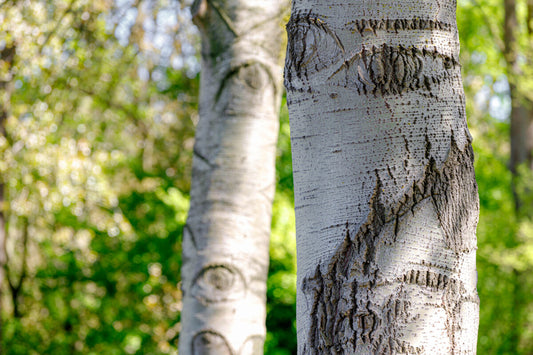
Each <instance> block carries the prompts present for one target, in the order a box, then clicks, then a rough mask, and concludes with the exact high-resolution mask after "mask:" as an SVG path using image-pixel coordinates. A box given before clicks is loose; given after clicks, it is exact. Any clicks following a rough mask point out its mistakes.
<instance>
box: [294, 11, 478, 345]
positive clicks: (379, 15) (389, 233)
mask: <svg viewBox="0 0 533 355" xmlns="http://www.w3.org/2000/svg"><path fill="white" fill-rule="evenodd" d="M455 8H456V3H455V1H445V0H432V1H426V0H394V1H393V0H379V1H361V0H342V1H341V0H333V1H321V0H294V2H293V9H292V16H291V20H290V21H289V24H288V26H287V30H288V35H289V45H288V51H287V62H286V68H285V86H286V88H287V102H288V105H289V115H290V119H291V136H292V149H293V168H294V185H295V208H296V232H297V248H298V296H297V327H298V353H299V354H398V353H402V354H422V353H423V354H473V353H475V352H476V342H477V329H478V311H479V301H478V296H477V291H476V282H477V274H476V269H475V263H476V258H475V255H476V254H475V251H476V237H475V230H476V224H477V220H478V209H479V203H478V197H477V185H476V182H475V178H474V170H473V152H472V148H471V145H470V140H471V138H470V135H469V133H468V129H467V126H466V119H465V109H464V93H463V88H462V82H461V72H460V66H459V64H458V62H457V58H458V55H459V41H458V34H457V27H456V19H455Z"/></svg>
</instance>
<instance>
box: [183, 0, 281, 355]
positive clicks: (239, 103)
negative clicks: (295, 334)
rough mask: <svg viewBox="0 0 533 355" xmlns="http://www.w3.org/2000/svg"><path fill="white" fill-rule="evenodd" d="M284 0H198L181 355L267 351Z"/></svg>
mask: <svg viewBox="0 0 533 355" xmlns="http://www.w3.org/2000/svg"><path fill="white" fill-rule="evenodd" d="M287 6H288V2H287V1H286V0H273V1H263V0H252V1H244V0H200V1H196V2H195V3H194V5H193V12H194V14H195V22H196V24H197V25H198V26H199V28H200V31H201V33H202V72H201V84H200V85H201V87H200V121H199V123H198V127H197V133H196V143H195V146H194V160H193V175H192V187H191V199H190V201H191V207H190V211H189V216H188V219H187V226H186V227H185V230H184V236H183V267H182V282H183V285H182V289H183V292H184V296H183V313H182V317H181V324H182V325H183V328H182V330H181V332H180V348H179V351H180V354H184V355H186V354H220V355H223V354H262V353H263V343H264V338H265V333H266V331H265V314H266V278H267V272H268V260H269V256H268V250H269V248H268V246H269V234H270V219H271V209H272V200H273V197H274V188H275V180H274V179H275V173H274V163H275V153H276V140H277V134H278V126H279V122H278V113H279V105H280V97H281V89H282V87H281V70H282V69H281V65H282V54H283V52H282V38H283V36H282V33H283V27H282V18H283V15H284V14H285V12H286V11H287V10H288V9H287Z"/></svg>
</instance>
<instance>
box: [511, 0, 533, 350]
mask: <svg viewBox="0 0 533 355" xmlns="http://www.w3.org/2000/svg"><path fill="white" fill-rule="evenodd" d="M504 9H505V16H504V42H505V52H504V56H505V60H506V62H507V79H508V81H509V89H510V94H511V115H510V116H511V117H510V120H511V130H510V137H509V138H510V142H511V156H510V160H509V168H510V170H511V173H512V175H513V180H512V189H513V196H514V202H515V210H516V214H517V215H518V216H521V215H522V212H523V211H522V207H523V202H522V196H521V195H520V194H519V193H518V191H517V189H516V187H517V186H516V182H517V179H519V178H520V174H519V169H518V168H519V166H520V165H522V164H525V165H526V167H527V168H529V169H530V170H533V102H532V101H531V100H530V99H528V98H527V96H526V95H524V93H523V92H522V90H520V86H519V82H520V80H523V72H522V68H521V66H520V63H519V62H518V56H519V54H520V48H519V43H518V35H519V30H520V26H519V22H518V18H517V13H516V0H504ZM532 18H533V0H528V1H527V16H526V21H527V35H528V36H529V38H528V39H529V41H530V43H532V44H533V22H532ZM526 60H527V65H531V64H532V62H531V59H530V58H528V57H527V56H526ZM524 207H526V208H525V212H526V213H528V214H531V213H532V212H531V209H530V208H527V206H524ZM515 241H516V242H517V243H519V240H515ZM524 275H525V274H524V272H522V271H519V270H516V269H515V270H513V273H512V277H513V281H514V282H513V284H514V288H513V292H512V294H510V295H509V297H512V299H513V302H512V305H513V306H512V310H511V314H510V319H511V321H510V324H509V334H508V337H509V342H508V349H507V350H508V351H509V352H510V353H517V352H518V348H519V343H520V334H521V331H520V329H521V326H522V318H523V312H524V306H523V304H524V301H523V299H522V297H523V296H522V294H523V292H526V293H527V291H525V290H524V286H523V284H524V281H523V278H524ZM526 289H527V288H526Z"/></svg>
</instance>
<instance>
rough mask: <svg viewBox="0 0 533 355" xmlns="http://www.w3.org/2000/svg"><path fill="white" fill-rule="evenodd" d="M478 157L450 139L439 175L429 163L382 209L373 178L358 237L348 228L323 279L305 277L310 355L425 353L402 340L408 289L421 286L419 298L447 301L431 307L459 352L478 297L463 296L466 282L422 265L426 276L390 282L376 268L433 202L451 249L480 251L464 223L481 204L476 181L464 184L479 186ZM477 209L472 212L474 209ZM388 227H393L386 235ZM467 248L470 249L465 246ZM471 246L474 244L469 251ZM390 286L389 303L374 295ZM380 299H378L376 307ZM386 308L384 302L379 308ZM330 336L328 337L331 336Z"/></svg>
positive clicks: (412, 274) (412, 273)
mask: <svg viewBox="0 0 533 355" xmlns="http://www.w3.org/2000/svg"><path fill="white" fill-rule="evenodd" d="M473 158H474V157H473V152H472V150H471V147H470V146H468V147H467V150H466V151H465V152H461V151H460V150H459V148H458V147H457V145H456V144H455V142H453V141H452V144H451V151H450V153H449V155H448V158H447V159H446V162H445V163H444V166H443V167H442V169H439V168H438V167H437V166H436V164H435V161H434V160H433V159H430V162H429V163H428V165H427V166H426V170H425V173H424V176H423V178H422V180H421V181H415V182H414V183H413V186H412V187H411V189H410V190H409V191H408V192H407V193H406V194H405V195H404V197H403V198H402V199H401V200H399V201H397V203H398V204H397V205H395V206H386V205H384V202H385V201H382V198H381V196H380V194H381V189H382V183H381V179H380V177H379V174H378V173H377V172H376V187H375V189H374V194H373V195H372V197H371V204H372V208H371V212H370V214H369V217H368V219H367V221H366V222H365V223H364V224H363V225H362V226H361V227H360V228H359V230H358V231H357V233H356V234H355V236H353V235H350V231H349V225H348V224H347V226H346V236H345V239H344V242H343V244H342V245H341V247H340V248H339V249H338V250H337V251H336V252H335V255H334V257H333V258H332V260H331V262H330V263H329V265H328V270H327V272H326V273H324V274H323V273H322V272H321V270H320V267H317V269H316V272H315V275H314V276H313V277H310V278H304V279H303V284H302V287H303V290H304V292H305V293H309V294H311V295H312V297H311V298H312V299H313V300H314V304H313V307H312V310H311V314H312V317H311V328H310V334H309V342H310V343H309V345H308V346H309V348H310V349H312V351H311V353H316V354H338V353H347V354H351V353H358V351H360V350H359V348H360V347H362V348H363V349H364V350H366V351H372V352H375V353H377V354H397V353H401V354H423V353H424V349H423V347H415V346H412V345H410V344H409V343H408V342H406V341H402V340H401V338H402V336H403V335H404V329H403V328H405V327H406V326H407V324H408V323H409V322H410V321H413V320H416V318H415V317H416V315H415V314H413V313H411V310H410V306H411V302H410V301H409V297H408V294H407V293H406V292H404V289H405V288H406V287H409V286H410V285H415V286H421V287H422V291H421V292H428V291H429V292H428V293H430V292H431V293H437V294H438V295H440V296H441V297H442V299H441V300H439V301H438V302H434V305H433V306H435V307H442V308H443V309H444V310H445V311H446V313H447V315H448V317H449V318H450V329H449V332H448V337H449V341H450V343H451V344H452V349H455V348H456V344H455V339H454V332H455V331H456V329H454V327H455V326H456V323H457V321H456V319H455V318H456V317H457V316H458V312H459V311H460V308H461V305H462V303H464V302H475V303H477V302H478V301H477V298H475V297H472V296H471V295H468V296H466V295H465V294H466V290H465V287H464V285H463V282H462V281H461V280H458V279H456V278H454V275H453V273H454V270H452V269H447V268H442V269H441V270H438V271H433V270H431V266H436V265H431V261H425V260H423V261H422V265H427V266H428V268H427V270H414V269H413V270H408V271H407V272H405V273H404V274H403V275H400V276H397V277H395V278H392V279H388V278H384V277H383V275H382V274H380V270H379V265H378V264H376V262H375V259H376V254H377V252H378V250H379V248H380V244H385V245H394V243H396V242H397V240H396V237H397V236H398V234H399V233H400V230H399V228H400V227H399V226H400V224H401V220H402V219H405V218H408V216H406V215H407V214H413V215H414V214H415V213H416V212H415V210H416V208H417V205H418V204H419V203H420V202H421V201H424V200H427V199H429V200H430V201H431V203H432V204H433V208H435V210H436V212H437V216H438V217H439V221H440V223H441V225H442V227H443V229H444V231H445V237H446V238H445V241H446V246H447V247H448V248H449V249H451V250H453V251H454V252H455V253H457V254H459V253H462V252H469V251H471V250H472V249H473V248H474V247H475V245H472V244H471V242H472V241H466V240H464V239H463V238H462V237H461V236H462V235H463V233H464V231H462V230H460V228H461V227H464V226H465V224H466V223H465V221H467V220H469V219H472V218H474V216H472V214H473V213H475V207H476V205H477V188H476V184H475V183H470V184H469V185H468V186H462V185H461V183H462V182H464V181H471V182H473V181H474V169H473V165H472V163H473ZM472 207H474V208H472ZM387 225H391V226H392V228H388V230H386V229H387V228H386V227H387ZM468 242H470V243H468ZM469 244H470V245H469ZM385 285H387V286H388V285H390V286H392V287H393V288H394V290H393V292H392V294H391V295H390V296H388V297H386V298H385V299H381V298H380V297H377V296H375V295H374V293H375V287H376V286H385ZM376 300H379V301H378V302H376ZM380 302H381V303H380ZM330 336H331V337H330Z"/></svg>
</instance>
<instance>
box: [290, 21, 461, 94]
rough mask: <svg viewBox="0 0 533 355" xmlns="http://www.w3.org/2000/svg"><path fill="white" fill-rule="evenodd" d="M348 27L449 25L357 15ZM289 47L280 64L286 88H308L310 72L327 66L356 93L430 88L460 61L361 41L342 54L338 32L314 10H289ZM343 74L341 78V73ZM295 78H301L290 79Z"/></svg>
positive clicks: (358, 29)
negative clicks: (352, 51) (353, 49)
mask: <svg viewBox="0 0 533 355" xmlns="http://www.w3.org/2000/svg"><path fill="white" fill-rule="evenodd" d="M350 26H352V28H350V31H352V32H359V33H361V34H365V33H372V32H373V33H375V31H376V30H379V29H385V30H390V29H391V28H394V29H395V30H403V29H428V30H434V29H444V28H446V29H451V26H450V25H445V24H443V23H440V22H438V21H433V20H422V19H409V20H408V19H397V20H384V21H377V20H356V21H354V22H353V23H351V24H350ZM287 33H288V40H289V41H288V47H287V59H286V63H285V87H286V88H287V90H289V91H290V90H294V91H306V90H307V91H309V90H311V91H312V89H311V87H310V85H309V76H311V75H314V74H316V73H318V72H319V71H322V70H324V69H326V68H332V67H337V69H336V70H335V71H334V72H333V74H331V75H330V77H329V80H330V81H338V85H342V86H344V87H346V88H354V89H355V90H356V91H357V92H358V93H359V94H365V95H366V94H373V95H382V96H385V95H394V94H402V93H403V92H406V91H409V90H418V89H422V90H426V91H429V92H431V90H432V89H433V86H435V85H438V84H440V83H441V82H442V81H443V80H446V79H449V78H450V73H448V71H449V70H452V69H454V68H455V67H457V66H458V65H459V63H458V61H457V60H456V59H455V58H454V57H453V56H449V55H446V54H443V53H439V52H438V51H437V49H436V47H435V48H434V49H433V50H429V49H428V48H418V47H413V46H411V47H404V46H402V45H400V46H396V45H394V46H392V45H389V44H387V43H384V44H382V45H380V46H365V44H364V43H363V45H362V49H361V51H360V52H358V53H356V54H353V55H351V56H347V53H346V52H345V46H344V44H343V43H342V42H341V40H340V38H339V37H338V36H337V34H336V33H335V32H334V31H333V30H332V29H331V28H330V27H329V26H328V24H327V23H326V22H325V21H324V20H323V19H321V18H320V17H319V16H318V15H316V14H313V13H306V14H303V13H296V14H293V16H292V17H291V19H290V21H289V23H288V24H287ZM428 64H431V65H429V66H430V67H431V68H442V70H441V71H440V72H435V71H433V70H432V71H427V73H426V72H425V71H424V70H423V69H424V66H425V65H428ZM341 76H344V77H341ZM295 78H298V79H299V81H300V83H298V84H297V83H295V81H294V79H295Z"/></svg>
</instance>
